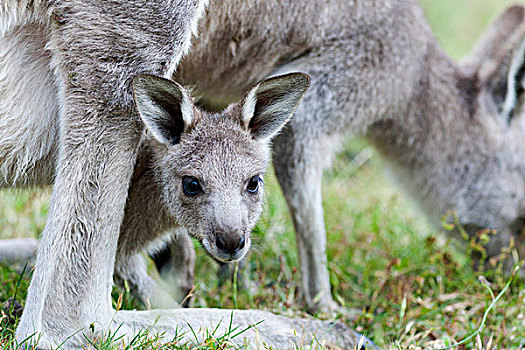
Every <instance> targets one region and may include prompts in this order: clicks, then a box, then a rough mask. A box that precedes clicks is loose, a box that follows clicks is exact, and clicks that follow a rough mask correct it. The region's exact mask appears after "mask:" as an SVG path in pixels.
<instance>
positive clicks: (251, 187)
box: [246, 175, 261, 194]
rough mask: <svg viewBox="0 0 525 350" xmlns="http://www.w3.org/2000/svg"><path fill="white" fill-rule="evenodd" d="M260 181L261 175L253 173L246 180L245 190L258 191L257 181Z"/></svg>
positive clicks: (249, 191)
mask: <svg viewBox="0 0 525 350" xmlns="http://www.w3.org/2000/svg"><path fill="white" fill-rule="evenodd" d="M260 181H261V177H260V176H259V175H255V176H254V177H252V178H251V179H250V180H249V181H248V185H247V186H246V191H248V193H251V194H256V193H257V192H259V182H260Z"/></svg>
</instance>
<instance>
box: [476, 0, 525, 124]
mask: <svg viewBox="0 0 525 350" xmlns="http://www.w3.org/2000/svg"><path fill="white" fill-rule="evenodd" d="M466 67H468V68H471V69H473V70H474V71H475V72H476V76H477V79H478V81H479V83H480V86H481V87H482V88H483V89H486V90H487V91H488V92H489V93H490V96H491V98H492V100H493V101H494V103H495V105H496V107H497V108H498V112H499V114H500V116H501V118H502V119H503V121H504V122H508V121H509V120H510V119H509V118H511V117H512V115H513V113H514V110H515V108H516V105H517V103H518V101H519V97H520V95H521V94H522V93H523V92H524V88H525V80H524V78H525V7H524V6H522V5H514V6H511V7H510V8H508V9H507V10H506V11H505V12H503V13H502V14H501V15H500V16H499V17H498V19H496V21H495V22H494V23H493V24H492V25H491V26H490V28H489V29H488V30H487V31H486V33H485V34H484V36H483V39H482V40H481V42H480V44H479V45H478V46H477V48H476V49H475V50H474V52H473V54H472V55H471V58H470V59H469V60H468V61H467V62H466Z"/></svg>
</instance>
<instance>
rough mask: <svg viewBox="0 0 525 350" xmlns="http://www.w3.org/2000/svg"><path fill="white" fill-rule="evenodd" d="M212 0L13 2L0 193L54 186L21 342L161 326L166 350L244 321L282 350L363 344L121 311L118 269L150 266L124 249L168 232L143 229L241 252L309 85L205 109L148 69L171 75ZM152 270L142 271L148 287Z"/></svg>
mask: <svg viewBox="0 0 525 350" xmlns="http://www.w3.org/2000/svg"><path fill="white" fill-rule="evenodd" d="M205 5H206V1H197V0H194V1H192V0H182V1H170V0H164V1H149V2H145V1H140V0H131V1H125V2H119V1H110V2H109V1H101V0H57V1H52V2H50V1H38V0H37V1H29V0H5V1H3V2H2V5H1V6H0V126H1V127H0V174H1V176H2V177H1V180H0V184H1V186H2V187H6V186H26V185H46V184H50V183H53V195H52V198H51V203H50V210H49V217H48V221H47V224H46V228H45V230H44V232H43V234H42V239H41V242H40V246H39V248H38V254H37V259H36V264H35V271H34V274H33V279H32V282H31V286H30V288H29V292H28V298H27V301H26V305H25V309H24V313H23V315H22V318H21V320H20V323H19V326H18V329H17V334H16V336H17V338H18V339H19V340H22V339H29V340H30V342H31V343H35V342H38V345H37V346H38V348H40V349H49V348H55V347H57V346H58V345H61V348H67V349H69V348H78V347H81V346H82V345H83V343H85V342H86V337H87V338H88V339H96V338H97V337H99V336H102V335H104V334H107V333H105V332H107V331H108V330H111V331H112V335H115V336H117V337H118V335H125V337H126V338H125V339H132V338H133V337H134V335H135V334H136V333H137V332H139V331H143V330H144V329H150V330H151V332H152V333H154V334H158V333H164V334H165V335H166V338H165V339H166V340H167V341H169V337H173V336H174V335H175V333H177V334H180V333H181V332H182V333H183V332H185V331H188V332H189V330H190V327H192V328H191V329H196V330H197V329H199V328H201V327H210V326H213V327H215V325H217V327H219V328H218V332H223V331H224V332H225V331H227V328H228V324H229V322H226V321H225V320H227V319H229V318H230V317H233V319H232V322H233V324H232V326H233V327H241V328H245V327H248V326H249V325H250V324H253V323H256V322H258V321H261V320H265V322H264V325H261V326H259V327H258V331H257V330H255V329H252V330H249V331H247V332H246V333H245V334H246V338H249V339H251V340H254V341H256V342H257V341H258V342H259V343H260V342H261V341H262V342H266V343H268V344H269V345H270V346H273V347H275V348H282V347H284V346H290V345H291V344H293V343H296V344H298V343H299V342H300V341H301V334H299V333H296V332H295V330H296V329H303V330H304V331H305V332H306V335H308V337H307V339H312V337H314V336H315V337H316V338H317V339H319V338H321V339H323V340H325V341H326V342H327V343H329V344H334V345H338V346H342V347H345V348H346V347H353V346H354V345H355V344H356V334H355V333H354V332H351V331H349V330H348V329H347V328H345V327H343V328H340V329H336V328H334V327H333V325H331V324H329V323H326V322H320V321H312V322H311V321H308V320H292V319H288V318H284V317H280V316H276V315H273V314H271V313H268V312H259V311H250V310H247V311H237V310H236V311H235V313H233V312H232V311H231V310H212V309H200V310H164V311H162V310H160V311H144V312H138V311H118V312H116V311H115V310H114V309H113V308H112V305H111V303H112V301H111V297H110V292H111V287H112V283H113V273H114V269H115V268H116V270H117V274H120V276H121V277H123V278H127V277H128V276H126V273H128V275H129V274H133V271H139V272H140V271H141V270H140V269H141V268H143V267H144V266H143V263H142V262H141V261H140V260H137V259H134V260H132V261H129V260H127V255H132V257H131V258H133V257H136V256H137V254H134V252H136V251H138V250H140V249H141V248H142V247H144V246H146V245H148V244H150V243H151V240H154V238H155V235H157V237H158V238H159V239H160V240H163V239H164V237H163V233H162V232H161V231H154V230H153V231H152V232H146V234H144V232H142V231H141V230H140V227H141V226H142V227H144V226H145V225H146V223H145V222H149V223H152V222H154V224H155V225H157V226H156V228H159V226H162V225H164V224H165V221H170V222H171V225H173V218H176V221H177V223H178V224H179V225H183V226H184V227H185V228H186V229H187V230H188V231H189V232H190V233H191V234H192V235H195V236H196V237H198V238H199V239H200V240H201V242H202V243H203V245H204V246H205V248H206V249H207V251H208V252H209V254H210V255H212V256H213V257H215V258H216V259H219V260H222V261H230V260H234V259H239V258H241V257H242V256H243V255H244V254H245V253H246V251H247V250H248V248H249V245H250V240H249V231H250V230H251V228H252V226H253V225H254V223H255V221H256V219H257V217H258V216H259V213H260V210H261V209H260V208H261V204H260V203H261V196H262V186H261V176H262V172H263V171H264V168H265V166H266V163H267V162H268V156H269V150H268V140H269V139H270V138H271V137H272V136H273V135H274V133H275V132H277V131H278V130H279V128H280V127H281V126H282V125H283V123H285V122H286V120H287V119H288V118H289V117H290V115H291V113H292V112H293V110H294V108H295V107H296V104H297V102H298V100H299V98H300V97H301V95H302V94H303V93H304V91H305V89H306V88H307V85H308V79H307V77H306V76H305V75H302V74H299V75H297V74H295V75H288V76H285V77H278V78H274V79H270V80H267V81H265V82H262V83H261V84H258V85H255V86H254V87H253V88H252V89H251V90H250V91H249V92H248V94H247V95H246V96H245V98H244V99H243V100H242V101H241V102H240V103H238V104H233V105H231V106H230V107H229V108H227V109H226V110H225V111H224V112H223V113H219V114H210V113H205V112H203V111H201V110H199V109H197V108H195V106H194V105H193V103H192V100H191V98H190V96H189V94H188V93H187V92H186V91H185V90H184V89H183V88H182V87H181V86H180V85H178V84H176V83H174V82H171V81H168V80H165V79H162V78H158V77H155V76H151V75H144V74H154V75H156V76H164V77H170V76H172V73H173V71H174V69H175V68H176V66H177V64H178V62H179V60H180V58H181V57H182V55H183V54H184V53H185V52H187V50H188V48H189V44H190V37H191V33H192V32H194V31H195V29H196V25H197V19H198V17H199V16H200V15H201V14H202V13H203V10H204V8H205ZM137 76H138V77H137ZM134 77H136V78H135V79H134ZM133 79H134V80H133ZM132 81H133V84H132ZM132 85H133V91H134V94H132ZM133 96H134V98H135V102H136V104H137V109H138V112H139V113H137V111H136V109H135V103H134V98H133ZM143 125H146V129H147V131H146V134H143ZM137 155H138V156H137ZM135 164H136V167H135ZM134 167H135V170H134ZM132 177H133V180H132ZM130 186H131V187H130ZM139 186H143V187H142V188H140V187H139ZM128 189H129V191H128ZM226 192H227V195H226ZM128 193H129V195H128ZM126 200H127V203H128V207H126ZM149 200H152V201H153V202H149ZM134 201H135V204H133V202H134ZM137 201H139V202H137ZM160 204H161V205H162V206H163V207H162V210H160V208H159V205H160ZM130 206H131V207H132V208H131V209H130ZM144 212H146V213H144ZM152 212H154V213H155V215H156V217H157V219H158V220H154V218H153V217H149V216H148V215H150V214H151V213H152ZM138 214H140V215H142V216H140V215H138ZM146 214H148V215H146ZM124 217H125V218H124ZM130 225H131V226H130ZM122 230H124V231H125V233H124V231H122ZM119 232H122V235H120V237H119ZM148 233H149V235H148ZM117 251H118V253H119V257H118V258H119V261H117V262H116V263H115V260H116V254H117ZM141 263H142V265H141ZM141 277H143V276H136V275H132V278H135V279H136V280H137V281H139V283H142V282H143V281H142V282H141V280H140V278H141ZM143 292H144V291H143ZM144 293H147V292H144ZM275 329H278V330H279V331H278V332H276V331H275ZM258 332H261V333H260V334H259V333H258ZM342 332H344V333H342ZM244 338H245V336H241V337H239V338H237V339H235V340H233V342H234V343H243V341H244ZM307 341H310V340H307ZM26 345H30V344H26Z"/></svg>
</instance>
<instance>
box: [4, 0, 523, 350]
mask: <svg viewBox="0 0 525 350" xmlns="http://www.w3.org/2000/svg"><path fill="white" fill-rule="evenodd" d="M421 3H422V4H423V7H424V9H425V11H426V12H427V16H428V19H429V21H430V23H431V25H432V27H433V30H434V32H435V34H436V37H437V38H438V40H439V41H440V42H441V43H442V44H443V46H444V47H445V49H446V50H447V52H449V53H450V54H451V56H453V57H455V58H458V59H459V58H461V57H463V56H464V55H465V54H467V53H468V52H469V51H470V50H471V48H472V47H473V45H474V44H475V43H476V39H477V37H478V36H479V35H480V34H481V32H482V30H483V28H484V26H486V25H487V22H488V21H489V20H490V19H491V18H493V17H494V16H495V15H496V14H497V13H498V11H500V10H501V9H502V8H504V7H505V6H506V5H508V4H510V3H511V2H510V1H503V0H464V1H458V0H421ZM369 151H370V149H369V148H368V146H367V145H366V143H364V142H362V141H359V140H352V141H349V142H348V143H347V145H346V146H345V148H344V151H343V152H342V153H340V154H339V156H338V157H337V159H336V160H335V163H334V167H333V169H332V170H331V171H329V172H327V174H326V176H325V181H324V191H323V193H324V208H325V218H326V227H327V232H328V256H329V269H330V278H331V282H332V288H333V294H334V298H335V299H336V300H337V301H339V302H340V303H341V304H342V305H344V306H345V307H350V308H358V309H361V310H362V311H363V313H362V315H361V316H360V317H359V318H358V319H357V320H345V319H344V318H342V320H343V321H346V322H347V323H348V324H349V325H350V326H351V327H353V328H355V329H356V330H358V331H359V332H361V333H364V334H366V335H367V336H369V337H370V338H371V339H372V340H374V341H375V342H376V343H377V344H378V345H380V346H384V347H388V348H394V349H408V348H412V349H417V348H438V347H444V346H448V345H452V344H455V343H456V342H458V341H460V340H461V339H464V338H466V337H468V336H469V335H470V334H473V333H474V332H475V331H476V329H478V327H479V325H480V323H481V321H482V318H483V316H484V313H485V311H486V310H487V309H488V307H489V305H490V304H491V303H492V301H493V296H492V295H491V293H489V291H488V290H487V287H488V288H489V289H490V290H491V291H492V293H493V294H494V295H497V294H498V293H500V292H501V291H502V290H504V288H505V285H506V283H507V282H508V277H506V276H505V275H504V274H503V273H502V272H501V271H500V270H499V269H498V267H497V266H495V267H494V269H492V270H491V271H489V272H487V273H485V276H486V277H487V279H488V280H490V281H491V282H487V280H486V279H485V278H482V279H481V282H480V280H479V279H478V276H479V275H480V273H479V272H478V271H475V270H474V269H473V267H472V262H471V260H470V258H469V256H468V254H465V248H464V245H463V244H461V242H458V241H457V240H454V239H448V238H447V235H446V233H445V232H444V230H436V229H435V228H433V227H431V226H430V225H429V224H428V223H427V222H426V220H425V219H424V217H423V215H422V214H420V213H419V212H418V209H417V208H415V207H414V205H413V203H412V202H411V201H410V200H409V199H408V198H407V197H406V196H405V195H404V194H403V193H402V192H400V191H399V190H398V189H397V188H396V187H395V186H393V185H392V184H391V182H390V181H389V180H388V179H386V178H385V176H384V175H383V169H382V167H381V162H380V161H379V160H378V159H377V157H376V156H372V157H371V159H370V160H369V161H367V162H366V163H365V164H364V165H362V166H356V163H357V162H353V160H354V159H355V157H356V155H360V156H364V157H365V158H366V156H367V154H368V152H369ZM266 183H267V191H268V193H269V196H268V198H267V206H266V210H265V213H264V214H263V217H262V219H261V221H260V224H259V225H258V227H257V229H256V230H255V232H254V236H255V238H254V241H255V249H254V252H253V253H252V254H251V257H250V260H249V262H248V264H247V269H246V272H245V273H246V274H247V275H248V277H249V279H250V280H251V281H253V288H252V289H251V290H250V292H247V291H243V290H239V291H237V292H236V291H235V288H233V286H232V285H231V283H227V284H226V285H224V286H222V288H219V286H218V284H217V278H216V272H217V266H216V265H215V264H214V263H213V262H211V261H210V260H209V259H208V258H207V257H206V256H205V255H204V254H199V257H198V262H197V269H196V281H197V288H196V296H195V302H194V306H196V307H222V308H231V307H233V306H234V304H236V306H237V307H239V308H260V309H269V310H272V311H275V312H277V313H280V314H284V315H299V316H300V315H304V310H305V305H303V304H302V303H301V301H300V298H299V297H298V285H299V275H298V272H297V269H298V259H297V252H296V249H295V238H294V233H293V228H292V224H291V220H290V218H289V215H288V212H287V209H286V205H285V202H284V200H283V198H282V195H281V193H280V190H279V187H278V185H277V183H276V181H275V179H274V178H273V177H271V178H270V179H268V180H267V181H266ZM48 197H49V191H43V192H38V191H15V192H10V191H1V192H0V235H1V237H18V236H36V235H38V233H39V232H41V230H42V229H43V226H44V223H45V216H46V212H47V209H46V208H47V200H48ZM198 251H202V250H201V249H200V248H198ZM20 272H21V271H20V269H18V268H17V269H14V270H13V269H10V268H8V267H0V303H3V302H5V301H6V300H7V299H8V298H10V297H12V296H13V295H14V294H15V291H16V293H17V299H18V300H20V301H23V300H25V293H26V290H27V286H28V281H29V276H28V274H26V275H25V276H24V277H23V278H22V279H19V274H20ZM19 281H20V283H19ZM17 286H18V288H17ZM121 292H122V291H119V290H115V292H114V300H115V305H117V303H118V299H119V294H120V293H121ZM121 295H122V297H123V298H122V300H121V302H120V303H119V304H120V305H121V307H122V308H124V309H133V308H139V307H140V305H139V304H138V303H137V302H136V301H135V300H133V298H132V297H131V296H129V293H126V292H124V293H123V294H121ZM0 315H2V316H0V319H1V320H0V327H2V330H0V347H4V348H5V347H8V344H9V342H10V341H12V331H13V330H14V329H15V326H16V322H17V319H16V317H14V318H10V317H8V316H7V315H6V312H5V311H4V312H3V313H2V314H0ZM320 316H321V315H320ZM218 338H219V337H216V336H215V335H211V331H210V337H208V340H207V341H205V342H204V343H203V344H200V346H202V348H205V349H215V348H220V347H221V346H226V345H227V344H225V343H224V342H221V340H220V339H218ZM109 343H112V344H113V345H111V344H109ZM114 344H115V343H114V342H112V339H110V337H108V339H104V340H101V343H100V344H98V345H97V348H99V349H113V348H115V345H114ZM155 344H157V340H156V339H151V337H149V338H148V337H147V334H143V335H142V337H141V338H140V339H138V340H137V343H136V344H135V345H134V346H133V348H142V349H146V348H153V347H155V346H154V345H155ZM190 345H191V344H186V345H185V344H182V343H181V342H180V340H177V339H174V341H173V342H172V343H171V344H169V345H166V346H164V348H166V349H186V348H189V346H190ZM489 347H491V348H496V349H502V348H506V349H519V348H524V347H525V281H524V280H523V279H521V280H519V279H517V280H515V281H513V283H512V284H511V285H510V287H509V288H508V289H507V290H506V291H505V293H503V295H502V296H501V299H499V301H498V302H497V303H496V304H495V306H494V308H493V309H492V310H491V312H490V313H489V314H488V317H487V320H486V323H485V326H484V327H483V329H482V331H481V332H480V333H479V337H474V338H473V339H472V340H471V341H470V342H468V343H466V344H464V345H462V347H461V348H464V349H481V348H489Z"/></svg>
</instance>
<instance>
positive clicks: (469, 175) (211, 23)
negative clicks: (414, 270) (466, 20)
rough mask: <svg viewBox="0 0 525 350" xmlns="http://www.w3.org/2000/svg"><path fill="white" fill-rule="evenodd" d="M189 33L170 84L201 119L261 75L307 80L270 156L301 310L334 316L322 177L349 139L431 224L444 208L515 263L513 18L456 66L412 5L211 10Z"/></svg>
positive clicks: (241, 4)
mask: <svg viewBox="0 0 525 350" xmlns="http://www.w3.org/2000/svg"><path fill="white" fill-rule="evenodd" d="M199 33H200V35H199V37H198V38H194V39H193V49H192V51H191V52H190V54H189V55H188V56H187V57H186V58H185V59H184V60H183V62H182V63H181V66H180V67H179V69H178V71H177V75H176V79H177V80H179V81H181V82H183V83H184V84H190V85H193V86H194V91H195V92H196V93H198V94H199V95H201V96H202V97H201V101H200V102H201V103H202V104H203V105H205V106H207V107H209V108H220V107H221V106H222V105H224V104H225V103H228V102H229V101H230V100H232V99H235V98H238V97H239V95H240V94H241V93H242V92H243V91H244V90H245V88H246V87H247V85H249V84H251V83H253V82H254V81H257V80H259V79H261V78H263V77H266V76H269V75H272V74H277V73H285V72H289V71H297V70H299V71H303V72H306V73H307V74H309V75H310V76H311V78H312V84H311V88H310V90H309V92H308V93H307V94H306V95H305V97H304V99H303V102H302V103H301V105H300V107H299V108H298V110H297V112H296V116H295V117H294V118H293V119H292V120H291V121H290V123H288V125H287V127H286V128H285V130H284V131H283V132H282V134H280V135H279V136H278V137H277V138H276V139H275V141H274V157H273V159H274V166H275V170H276V173H277V177H278V179H279V182H280V184H281V188H282V190H283V193H284V196H285V197H286V200H287V202H288V205H289V208H290V210H291V213H292V218H293V221H294V225H295V229H296V234H297V244H298V249H299V257H300V263H301V274H302V288H303V292H304V296H305V299H306V302H307V303H308V305H309V307H310V308H311V309H312V310H318V309H319V308H332V307H334V305H335V304H334V302H333V301H332V298H331V295H330V284H329V279H328V273H327V269H326V253H325V247H326V237H325V227H324V221H323V209H322V205H321V201H322V195H321V178H322V172H323V169H325V168H326V167H327V166H329V164H330V159H331V155H333V154H334V153H335V150H337V148H338V145H339V143H340V140H341V139H342V138H343V137H344V136H345V135H346V134H348V133H350V132H354V133H357V134H360V135H364V136H366V137H367V138H368V140H369V141H370V142H371V143H372V144H373V145H375V146H376V148H377V150H378V151H379V153H380V154H381V155H382V156H383V157H384V159H385V161H386V162H387V164H388V165H389V167H390V169H391V170H392V172H393V174H394V175H395V176H396V178H397V179H398V181H399V182H401V184H402V185H403V186H404V188H405V189H407V191H408V192H409V193H411V194H412V196H413V197H414V198H415V199H416V200H417V202H418V203H419V205H420V207H421V208H422V209H423V211H424V212H426V213H427V214H428V216H429V217H430V218H431V219H432V220H433V221H434V222H436V223H439V222H440V219H441V216H442V215H443V214H445V213H446V212H447V211H449V210H455V211H456V212H457V213H458V215H459V217H460V219H461V221H462V223H463V225H464V226H465V228H466V229H467V230H468V232H469V233H470V234H474V233H475V232H476V231H478V230H480V229H483V228H492V229H497V230H498V234H497V235H496V236H495V237H493V238H492V240H491V242H490V245H489V246H488V247H487V249H488V254H489V256H490V257H494V256H496V255H498V253H499V252H500V249H501V248H502V247H504V246H507V245H508V244H509V243H510V241H511V239H515V240H516V242H517V244H518V245H519V249H521V254H522V255H523V254H525V251H524V249H523V243H524V239H523V233H521V232H522V231H523V227H524V222H525V219H524V218H525V176H524V175H523V174H525V143H524V142H523V139H524V138H525V116H524V115H525V111H524V110H523V108H524V107H523V104H522V102H523V96H521V91H522V89H520V88H519V87H520V86H521V84H523V76H521V75H519V76H515V74H516V73H519V74H522V71H520V68H521V67H522V65H521V64H523V60H524V58H523V57H522V53H523V49H522V48H523V47H524V46H523V44H520V43H522V42H524V34H525V21H524V8H523V6H520V5H517V6H514V7H512V8H510V9H509V10H508V11H507V12H506V13H505V14H503V15H502V17H501V18H500V19H499V20H497V21H496V22H495V23H494V25H493V26H492V27H491V28H490V29H489V30H488V32H487V34H486V36H485V38H484V39H483V40H481V43H480V45H479V46H478V47H477V48H476V50H474V53H473V55H472V57H470V58H469V59H468V60H467V62H465V63H464V64H463V65H460V64H458V63H456V62H454V61H453V60H452V59H450V58H449V57H448V56H447V55H446V54H445V53H444V52H443V50H442V49H441V47H440V46H439V45H438V43H437V41H436V40H435V38H434V36H433V35H432V33H431V31H430V28H429V26H428V24H427V22H426V20H425V18H424V15H423V12H422V10H421V9H420V7H419V6H418V5H417V4H416V2H415V1H411V0H403V1H394V0H380V1H368V0H355V1H336V0H328V1H323V2H316V1H312V0H299V1H297V0H293V1H292V0H282V1H279V2H278V3H275V2H265V1H243V0H231V1H217V2H214V3H212V4H211V5H210V7H209V8H208V10H207V15H206V16H205V17H204V19H203V20H202V21H201V23H200V27H199ZM520 48H521V49H520ZM203 77H204V78H203ZM316 300H318V302H315V301H316Z"/></svg>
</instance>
